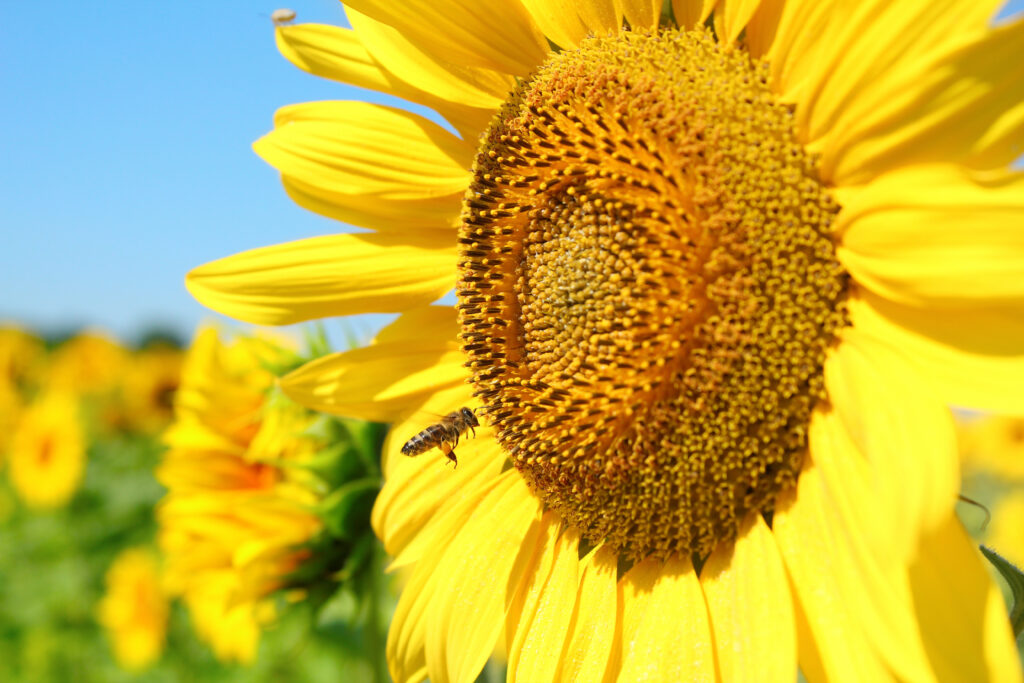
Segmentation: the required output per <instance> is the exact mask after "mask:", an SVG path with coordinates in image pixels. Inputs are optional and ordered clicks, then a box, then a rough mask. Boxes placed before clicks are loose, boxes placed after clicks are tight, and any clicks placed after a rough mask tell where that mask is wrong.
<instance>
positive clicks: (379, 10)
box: [345, 0, 548, 76]
mask: <svg viewBox="0 0 1024 683" xmlns="http://www.w3.org/2000/svg"><path fill="white" fill-rule="evenodd" d="M345 5H346V7H351V8H352V9H354V10H356V11H357V12H359V13H360V14H365V15H367V16H369V17H372V18H373V19H376V20H377V21H379V22H381V23H384V24H387V25H389V26H392V27H394V28H395V29H396V30H397V31H398V32H399V33H401V34H402V35H403V36H405V38H407V39H408V40H409V41H410V42H412V43H414V44H415V45H416V46H417V47H419V48H420V49H421V50H423V51H424V52H426V53H427V54H430V55H434V56H436V57H441V58H443V59H444V60H446V61H450V62H452V63H454V64H461V65H465V66H472V67H482V68H485V69H494V70H496V71H500V72H503V73H507V74H512V75H515V76H525V75H527V74H528V73H530V72H531V71H532V70H533V69H535V68H536V67H537V66H539V65H540V63H541V62H543V61H544V58H545V57H546V56H547V53H548V45H547V43H546V41H545V40H544V35H543V34H542V33H541V32H540V30H539V29H538V28H537V27H536V25H535V24H534V23H533V21H532V20H531V19H530V15H529V13H527V11H526V10H525V8H524V7H523V6H522V5H521V4H520V3H519V2H500V3H487V4H480V3H479V2H476V1H474V0H444V1H440V0H405V2H393V1H392V0H349V2H346V3H345ZM356 30H357V31H359V30H360V28H359V27H356ZM370 52H371V53H372V54H374V56H375V57H377V58H378V59H380V58H381V57H380V56H378V54H377V52H376V50H374V49H373V48H371V49H370Z"/></svg>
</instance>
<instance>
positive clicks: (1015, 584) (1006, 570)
mask: <svg viewBox="0 0 1024 683" xmlns="http://www.w3.org/2000/svg"><path fill="white" fill-rule="evenodd" d="M980 548H981V554H982V555H984V556H985V557H986V559H988V561H989V562H991V563H992V566H993V567H995V569H996V571H998V572H999V575H1000V576H1002V577H1003V579H1004V580H1005V581H1006V584H1007V586H1009V587H1010V594H1011V596H1012V599H1013V604H1012V605H1011V607H1010V625H1011V626H1012V627H1013V635H1014V637H1016V638H1020V634H1021V632H1022V631H1024V572H1021V570H1020V569H1018V568H1017V566H1016V565H1014V564H1013V563H1012V562H1010V561H1009V560H1007V559H1006V558H1005V557H1003V556H1002V555H1000V554H999V553H997V552H996V551H994V550H992V549H991V548H986V547H985V546H980Z"/></svg>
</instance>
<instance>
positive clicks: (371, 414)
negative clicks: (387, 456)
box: [281, 306, 468, 422]
mask: <svg viewBox="0 0 1024 683" xmlns="http://www.w3.org/2000/svg"><path fill="white" fill-rule="evenodd" d="M435 308H436V309H440V310H439V311H437V312H435V311H434V310H433V309H435ZM417 325H420V327H419V328H418V330H419V332H420V337H419V338H416V337H414V336H408V335H407V334H403V333H400V332H396V327H397V328H398V329H399V330H412V331H415V330H417ZM385 329H386V330H388V329H389V328H385ZM382 334H385V333H384V332H382ZM387 334H388V336H385V338H384V340H383V341H381V342H380V343H375V344H372V345H370V346H366V347H362V348H357V349H352V350H351V351H344V352H341V353H334V354H331V355H329V356H324V357H322V358H318V359H316V360H313V361H311V362H309V363H306V364H305V365H303V366H302V367H301V368H299V369H297V370H295V371H293V372H292V373H290V374H288V375H287V376H285V377H284V378H282V379H281V388H282V389H283V390H284V392H285V393H286V394H287V395H288V396H289V397H290V398H292V399H293V400H294V401H296V402H298V403H301V404H302V405H304V406H306V407H308V408H311V409H313V410H321V411H323V412H327V413H332V414H337V415H347V416H349V417H358V418H361V419H364V420H373V421H376V422H390V421H392V420H394V419H396V418H398V417H401V416H403V415H404V414H407V413H408V411H409V410H410V409H411V408H413V407H415V406H418V405H420V404H421V403H423V401H424V400H425V399H426V398H427V397H428V396H429V395H431V394H432V393H434V392H435V391H437V390H438V389H443V388H445V387H450V386H452V385H455V384H460V383H462V382H465V381H466V378H467V376H468V375H467V371H466V369H465V368H464V367H463V363H464V362H465V358H464V356H463V355H462V352H461V351H459V350H458V349H457V348H456V339H455V324H454V313H453V311H452V309H450V308H447V307H444V306H436V307H430V308H427V309H420V310H418V311H413V312H411V313H410V314H407V315H405V316H402V317H400V318H399V319H398V320H396V321H395V322H394V323H392V325H391V326H390V331H389V332H388V333H387ZM414 334H415V333H414ZM379 338H380V337H378V339H379Z"/></svg>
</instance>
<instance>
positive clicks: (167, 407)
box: [108, 346, 182, 434]
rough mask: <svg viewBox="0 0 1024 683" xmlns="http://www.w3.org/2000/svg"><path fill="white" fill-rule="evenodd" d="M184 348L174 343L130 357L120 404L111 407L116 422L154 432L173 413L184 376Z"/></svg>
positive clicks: (161, 427)
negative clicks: (182, 366)
mask: <svg viewBox="0 0 1024 683" xmlns="http://www.w3.org/2000/svg"><path fill="white" fill-rule="evenodd" d="M181 364H182V352H181V350H180V349H177V348H174V347H172V346H154V347H150V348H145V349H142V350H140V351H138V352H136V353H134V354H132V356H131V357H130V358H129V359H128V361H127V363H126V367H125V372H124V374H123V377H122V379H121V393H120V396H119V397H118V398H119V400H118V402H117V404H115V405H114V406H112V408H111V410H110V411H109V413H110V414H109V415H108V421H109V422H112V423H113V424H114V426H117V427H122V428H127V429H132V430H136V431H139V432H142V433H146V434H154V433H157V432H159V431H160V430H161V429H163V428H164V427H166V426H167V425H168V424H169V423H170V421H171V416H172V405H173V398H174V392H175V390H176V389H177V388H178V383H179V382H180V380H181Z"/></svg>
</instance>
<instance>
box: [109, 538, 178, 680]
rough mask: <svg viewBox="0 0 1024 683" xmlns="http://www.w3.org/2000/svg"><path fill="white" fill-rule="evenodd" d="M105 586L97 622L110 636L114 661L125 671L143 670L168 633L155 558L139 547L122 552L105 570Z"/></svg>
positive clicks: (155, 655) (164, 598) (161, 647)
mask: <svg viewBox="0 0 1024 683" xmlns="http://www.w3.org/2000/svg"><path fill="white" fill-rule="evenodd" d="M106 587H107V590H106V593H105V595H104V596H103V599H102V600H101V601H100V604H99V608H98V610H99V613H98V618H99V622H100V623H101V624H102V625H103V627H104V628H105V629H107V632H108V633H109V635H110V640H111V643H112V644H113V647H114V656H115V658H116V659H117V663H118V664H119V665H120V666H121V667H122V668H123V669H125V670H126V671H142V670H144V669H146V668H148V667H149V666H150V665H151V664H153V663H154V662H156V660H157V659H159V658H160V655H161V653H162V652H163V650H164V644H165V639H166V634H167V619H168V614H169V606H168V602H167V598H166V596H165V595H164V593H163V589H162V588H161V586H160V570H159V567H158V566H157V561H156V557H155V556H154V555H153V553H152V552H150V551H149V550H145V549H141V548H132V549H129V550H125V551H122V552H121V554H120V555H118V556H117V558H116V559H115V560H114V562H113V564H111V566H110V569H109V570H108V571H107V575H106Z"/></svg>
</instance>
